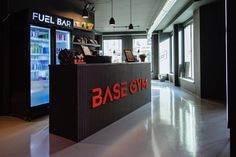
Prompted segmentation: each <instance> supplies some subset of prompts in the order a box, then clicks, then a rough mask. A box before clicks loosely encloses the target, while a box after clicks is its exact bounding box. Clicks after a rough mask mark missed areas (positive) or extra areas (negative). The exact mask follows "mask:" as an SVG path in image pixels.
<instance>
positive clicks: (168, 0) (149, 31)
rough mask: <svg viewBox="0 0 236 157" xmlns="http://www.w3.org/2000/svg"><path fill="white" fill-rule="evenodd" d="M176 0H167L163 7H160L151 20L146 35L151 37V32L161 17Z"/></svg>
mask: <svg viewBox="0 0 236 157" xmlns="http://www.w3.org/2000/svg"><path fill="white" fill-rule="evenodd" d="M176 1H177V0H167V1H166V3H165V5H164V7H163V8H162V9H161V11H160V13H159V14H158V15H157V17H156V19H155V21H154V22H153V24H152V26H151V27H150V29H149V30H148V34H147V37H148V38H151V36H152V32H153V31H154V30H155V29H156V28H157V27H158V26H159V24H160V23H161V21H162V20H163V18H164V17H165V16H166V14H167V13H168V12H169V11H170V9H171V8H172V7H173V5H174V4H175V2H176Z"/></svg>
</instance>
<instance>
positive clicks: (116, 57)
mask: <svg viewBox="0 0 236 157" xmlns="http://www.w3.org/2000/svg"><path fill="white" fill-rule="evenodd" d="M103 42H104V43H103V45H104V49H103V50H104V55H105V56H112V63H120V62H122V40H121V39H114V40H103Z"/></svg>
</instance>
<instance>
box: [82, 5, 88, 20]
mask: <svg viewBox="0 0 236 157" xmlns="http://www.w3.org/2000/svg"><path fill="white" fill-rule="evenodd" d="M87 7H88V5H87V4H85V6H84V9H83V13H82V17H83V18H84V19H87V18H88V16H89V13H88V10H87Z"/></svg>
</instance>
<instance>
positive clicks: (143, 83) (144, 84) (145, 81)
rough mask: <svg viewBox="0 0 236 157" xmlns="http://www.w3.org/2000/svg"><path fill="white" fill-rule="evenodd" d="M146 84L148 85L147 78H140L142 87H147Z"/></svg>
mask: <svg viewBox="0 0 236 157" xmlns="http://www.w3.org/2000/svg"><path fill="white" fill-rule="evenodd" d="M147 86H148V82H147V80H142V89H145V88H147Z"/></svg>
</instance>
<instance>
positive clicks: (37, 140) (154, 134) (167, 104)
mask: <svg viewBox="0 0 236 157" xmlns="http://www.w3.org/2000/svg"><path fill="white" fill-rule="evenodd" d="M28 156H30V157H48V156H54V157H78V156H81V157H111V156H112V157H228V156H229V130H228V129H227V127H226V115H225V107H224V105H223V104H220V103H214V102H209V101H206V100H202V99H199V98H197V97H195V96H193V95H191V94H189V93H187V92H185V91H183V90H181V89H180V88H176V87H174V86H172V85H170V84H168V83H160V82H157V81H153V82H152V102H151V103H149V104H146V105H145V106H143V107H141V108H139V109H138V110H136V111H135V112H132V113H131V114H129V115H127V116H126V117H124V118H122V119H121V120H119V121H117V122H115V123H113V124H111V125H109V126H108V127H106V128H104V129H102V130H101V131H99V132H97V133H95V134H93V135H92V136H90V137H88V138H86V139H85V140H83V141H82V142H80V143H75V142H72V141H70V140H67V139H64V138H61V137H58V136H55V135H52V134H49V133H48V117H47V116H46V117H42V118H40V119H37V120H35V121H32V122H25V121H23V120H20V119H17V118H13V117H0V157H28Z"/></svg>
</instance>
